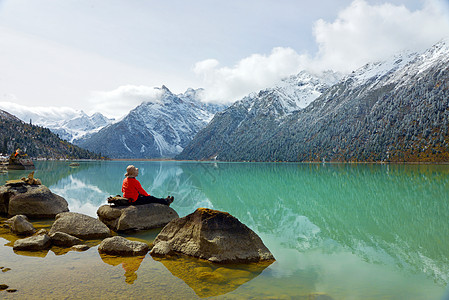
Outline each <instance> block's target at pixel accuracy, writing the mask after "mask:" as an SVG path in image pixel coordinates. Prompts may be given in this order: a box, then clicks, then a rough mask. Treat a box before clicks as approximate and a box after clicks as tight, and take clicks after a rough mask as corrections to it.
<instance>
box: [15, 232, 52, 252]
mask: <svg viewBox="0 0 449 300" xmlns="http://www.w3.org/2000/svg"><path fill="white" fill-rule="evenodd" d="M50 246H51V241H50V237H49V236H48V235H47V234H42V235H33V236H30V237H27V238H24V239H20V240H17V241H15V242H14V246H13V249H14V250H24V251H40V250H45V249H48V248H50Z"/></svg>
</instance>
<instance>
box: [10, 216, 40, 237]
mask: <svg viewBox="0 0 449 300" xmlns="http://www.w3.org/2000/svg"><path fill="white" fill-rule="evenodd" d="M6 224H8V225H9V227H10V228H11V231H12V232H13V233H15V234H18V235H32V234H34V233H35V232H36V229H35V228H34V226H33V224H31V223H30V222H29V221H28V218H27V217H26V216H24V215H17V216H14V217H12V218H10V219H8V220H7V221H6Z"/></svg>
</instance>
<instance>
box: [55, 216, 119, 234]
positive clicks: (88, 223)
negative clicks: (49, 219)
mask: <svg viewBox="0 0 449 300" xmlns="http://www.w3.org/2000/svg"><path fill="white" fill-rule="evenodd" d="M58 231H59V232H64V233H67V234H70V235H72V236H75V237H77V238H79V239H83V240H91V239H103V238H105V237H109V236H110V235H111V232H110V230H109V228H108V227H107V226H106V225H104V224H103V223H102V222H101V221H100V220H98V219H95V218H92V217H90V216H86V215H83V214H79V213H74V212H64V213H60V214H58V215H56V220H55V222H54V223H53V225H52V227H51V229H50V235H52V234H54V233H56V232H58Z"/></svg>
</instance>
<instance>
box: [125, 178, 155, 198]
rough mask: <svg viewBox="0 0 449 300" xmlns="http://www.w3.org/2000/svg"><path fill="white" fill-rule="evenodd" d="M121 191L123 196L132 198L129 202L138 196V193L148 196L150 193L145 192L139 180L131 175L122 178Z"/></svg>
mask: <svg viewBox="0 0 449 300" xmlns="http://www.w3.org/2000/svg"><path fill="white" fill-rule="evenodd" d="M122 192H123V197H124V198H128V199H132V200H131V202H134V201H136V200H137V197H139V194H140V195H143V196H150V194H148V193H147V192H145V190H144V189H143V188H142V186H141V185H140V182H139V180H137V179H136V178H131V177H130V178H128V177H126V178H125V179H123V184H122Z"/></svg>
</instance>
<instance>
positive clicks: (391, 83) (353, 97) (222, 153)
mask: <svg viewBox="0 0 449 300" xmlns="http://www.w3.org/2000/svg"><path fill="white" fill-rule="evenodd" d="M293 87H294V88H296V85H294V86H293ZM320 91H321V95H319V96H318V97H316V99H315V100H313V101H312V102H311V103H310V104H309V105H308V106H306V107H305V108H303V109H300V110H292V109H290V110H289V109H287V108H286V107H289V105H290V104H291V103H293V101H285V98H284V97H281V96H280V93H279V92H276V91H275V90H273V89H270V90H269V91H265V92H261V93H259V94H258V96H259V97H260V98H261V99H264V100H263V101H260V100H259V101H255V102H254V104H250V103H251V102H250V101H246V100H245V99H243V100H241V101H240V102H238V103H236V104H235V105H233V106H231V107H229V108H228V109H226V110H225V111H223V112H221V113H219V114H217V115H216V116H215V118H214V119H213V120H212V121H211V123H210V124H209V125H208V126H207V127H206V128H205V129H203V130H202V131H201V132H200V133H199V134H198V135H197V136H196V137H195V139H194V140H193V141H192V143H191V144H189V145H188V146H187V147H186V148H185V149H184V151H183V152H182V153H181V154H180V155H179V156H178V158H182V159H209V158H217V159H219V160H233V161H234V160H236V161H239V160H256V161H276V160H282V161H322V160H325V161H449V145H448V143H449V140H447V137H448V136H449V125H448V124H449V40H445V41H442V42H440V43H438V44H436V45H434V46H433V47H431V48H430V49H429V50H427V51H425V52H424V53H421V54H419V53H410V52H404V53H400V54H398V55H396V56H394V57H392V58H391V59H390V60H387V61H383V62H377V63H370V64H367V65H365V66H364V67H362V68H360V69H358V70H355V71H354V72H353V73H351V74H349V75H347V76H345V77H343V78H342V79H341V80H340V81H338V82H336V83H335V84H334V85H332V86H331V87H329V88H327V89H325V90H318V92H320ZM314 92H316V91H314ZM317 95H318V93H317ZM294 99H298V96H295V97H294ZM244 103H248V105H247V106H246V107H244V108H245V109H243V106H244V105H243V104H244ZM260 104H263V105H262V108H267V109H264V110H263V109H262V110H259V111H260V112H263V113H262V114H258V115H257V117H252V115H253V114H252V111H253V110H254V109H253V107H260ZM251 105H252V106H251ZM292 107H294V106H292ZM268 108H269V109H268ZM286 112H289V113H286ZM264 114H265V116H264V117H262V116H263V115H264Z"/></svg>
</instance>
